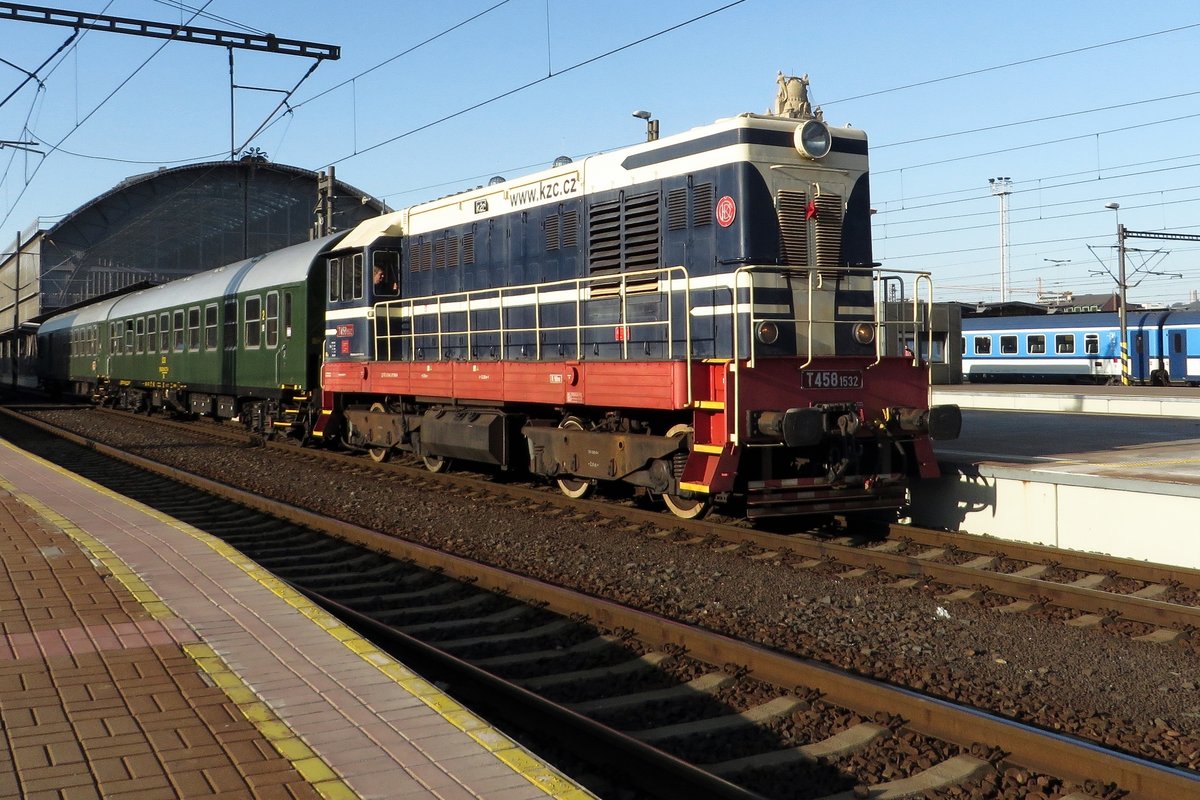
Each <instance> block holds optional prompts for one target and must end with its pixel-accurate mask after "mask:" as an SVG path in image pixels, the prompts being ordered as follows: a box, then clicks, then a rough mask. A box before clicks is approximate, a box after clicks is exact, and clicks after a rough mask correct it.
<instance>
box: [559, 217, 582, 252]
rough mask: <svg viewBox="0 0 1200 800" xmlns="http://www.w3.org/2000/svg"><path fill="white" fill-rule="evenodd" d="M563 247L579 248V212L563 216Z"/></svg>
mask: <svg viewBox="0 0 1200 800" xmlns="http://www.w3.org/2000/svg"><path fill="white" fill-rule="evenodd" d="M562 246H563V247H578V246H579V212H578V211H574V210H572V211H568V212H566V213H565V214H563V230H562Z"/></svg>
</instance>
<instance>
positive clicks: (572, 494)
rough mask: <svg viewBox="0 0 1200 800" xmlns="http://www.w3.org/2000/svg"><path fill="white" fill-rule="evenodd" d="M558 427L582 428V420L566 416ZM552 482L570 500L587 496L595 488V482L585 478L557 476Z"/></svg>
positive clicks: (573, 429) (565, 428) (567, 428)
mask: <svg viewBox="0 0 1200 800" xmlns="http://www.w3.org/2000/svg"><path fill="white" fill-rule="evenodd" d="M558 427H559V428H561V429H564V430H572V431H581V430H583V429H584V428H583V421H582V420H580V419H579V417H567V418H566V419H564V420H563V421H562V422H560V423H559V425H558ZM554 482H555V483H557V484H558V490H559V491H560V492H562V493H563V494H565V495H566V496H567V497H569V498H571V499H572V500H579V499H580V498H583V497H587V496H588V495H590V494H591V493H592V492H594V491H595V490H596V482H595V481H592V480H587V479H585V478H557V479H555V481H554Z"/></svg>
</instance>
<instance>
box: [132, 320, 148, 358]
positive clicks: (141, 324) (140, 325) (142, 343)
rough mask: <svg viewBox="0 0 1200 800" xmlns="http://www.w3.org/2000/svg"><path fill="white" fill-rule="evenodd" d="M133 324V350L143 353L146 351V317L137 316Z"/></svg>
mask: <svg viewBox="0 0 1200 800" xmlns="http://www.w3.org/2000/svg"><path fill="white" fill-rule="evenodd" d="M133 324H134V330H135V331H136V332H137V335H136V344H135V345H134V352H136V353H144V352H146V318H145V317H138V318H137V321H136V322H135V323H133Z"/></svg>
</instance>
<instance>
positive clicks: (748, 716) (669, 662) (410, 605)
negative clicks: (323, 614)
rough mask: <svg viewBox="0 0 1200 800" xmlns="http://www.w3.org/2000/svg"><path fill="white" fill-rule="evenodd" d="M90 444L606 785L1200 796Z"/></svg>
mask: <svg viewBox="0 0 1200 800" xmlns="http://www.w3.org/2000/svg"><path fill="white" fill-rule="evenodd" d="M8 424H11V423H6V426H7V425H8ZM6 435H8V436H9V438H10V439H16V440H19V439H20V438H21V437H20V435H19V434H18V435H16V436H14V435H12V434H11V433H9V434H6ZM39 438H40V441H41V443H43V444H44V443H45V441H46V440H45V437H44V436H43V437H37V436H32V437H30V436H26V437H25V439H24V441H19V443H20V444H21V445H22V446H26V447H27V448H30V449H32V448H34V447H35V446H38V445H39ZM81 444H83V445H84V446H85V448H87V449H85V450H83V451H80V450H73V451H72V452H70V453H59V454H58V458H59V460H62V461H65V462H67V463H68V464H69V465H70V466H71V468H72V469H74V470H76V471H82V472H84V474H88V475H89V477H93V479H98V480H101V482H104V483H106V485H109V486H110V487H112V488H114V489H115V490H117V491H121V492H122V493H125V494H129V495H131V496H134V497H137V498H138V499H141V500H142V501H143V502H147V501H153V502H152V504H154V505H155V506H156V507H158V508H160V509H161V510H163V511H165V512H166V513H171V514H173V515H175V516H177V517H179V518H181V519H184V520H185V521H189V522H191V523H192V524H194V525H196V526H197V527H201V528H203V529H206V530H208V531H209V532H211V533H213V534H214V535H218V536H221V537H222V538H226V539H227V540H228V541H230V542H231V543H232V544H234V546H236V547H238V548H239V549H242V550H244V551H245V552H247V553H248V554H249V555H250V556H251V557H252V558H255V560H257V561H259V562H260V563H262V564H263V565H264V566H266V567H267V568H269V569H272V570H273V571H276V572H277V573H278V574H280V575H281V576H282V577H285V578H286V579H288V580H289V581H291V582H293V583H294V584H295V585H296V586H297V587H298V588H300V589H301V590H302V591H305V592H306V593H309V594H310V595H311V596H313V597H314V599H318V600H319V602H321V603H323V604H325V605H326V606H327V607H328V608H330V609H331V610H336V611H337V612H338V613H340V614H344V615H346V616H347V618H349V619H351V620H353V621H354V624H356V625H358V626H360V627H361V628H363V629H366V630H370V631H371V632H372V633H373V635H375V636H376V637H377V638H378V639H380V640H383V641H386V642H388V643H390V644H391V645H392V646H393V647H394V648H395V649H396V651H397V652H398V654H399V655H400V657H401V658H403V659H405V660H406V661H409V662H410V663H414V666H417V665H419V664H423V665H425V666H427V667H428V668H430V669H432V670H434V671H435V672H436V674H437V675H439V676H441V677H443V678H446V679H447V680H449V681H450V683H451V684H452V687H453V691H456V692H459V693H460V694H462V695H463V696H465V697H466V698H468V699H470V698H472V697H474V698H475V699H476V700H480V701H488V702H489V703H490V707H492V708H494V710H495V711H498V712H499V713H500V714H501V715H502V716H503V717H504V718H505V719H509V720H527V721H532V722H533V728H534V729H536V730H541V731H544V732H549V735H550V736H551V737H552V738H554V739H555V740H556V741H558V742H560V743H567V746H568V748H569V749H570V751H571V752H572V753H574V754H581V753H589V754H593V755H595V756H598V757H599V758H600V761H601V763H599V764H595V763H594V764H592V767H591V768H592V769H594V770H597V771H601V770H604V769H607V768H611V766H612V765H614V764H620V765H624V766H626V767H627V768H628V769H629V771H630V772H631V774H632V775H634V776H637V777H638V778H639V780H640V782H639V784H638V788H639V790H641V791H643V792H647V793H650V794H652V795H653V796H664V797H665V796H681V795H683V796H711V797H754V796H760V795H764V796H768V797H773V796H789V797H795V796H797V795H796V794H795V787H796V786H797V785H805V786H809V787H812V788H811V789H810V790H809V791H810V793H809V794H806V795H804V796H811V797H823V796H839V797H852V796H878V794H877V793H878V792H883V791H889V792H894V793H897V794H895V796H901V795H900V794H899V793H902V792H909V791H911V792H954V791H960V790H961V791H967V789H966V787H969V786H972V785H975V784H980V783H982V784H983V785H984V786H988V787H991V789H990V791H991V794H987V793H985V794H982V795H980V796H996V797H1007V796H1010V795H1009V794H1008V793H1007V791H1008V790H1009V789H1011V790H1013V791H1016V788H1017V787H1018V786H1019V785H1021V784H1030V782H1033V784H1034V785H1036V784H1037V782H1038V781H1040V782H1041V784H1040V785H1041V786H1043V787H1052V788H1054V789H1055V790H1058V791H1059V793H1060V794H1065V793H1067V792H1069V791H1071V789H1072V786H1075V787H1078V791H1079V792H1080V795H1079V796H1080V797H1083V796H1092V797H1106V796H1115V794H1114V793H1116V792H1119V791H1129V792H1132V793H1133V796H1138V797H1152V798H1158V797H1164V798H1165V797H1182V796H1187V795H1188V793H1189V792H1192V793H1194V792H1196V791H1200V782H1198V781H1197V776H1196V775H1195V774H1194V773H1187V772H1184V771H1180V770H1173V769H1170V768H1165V767H1162V766H1161V765H1156V764H1154V763H1151V762H1148V761H1143V760H1139V759H1135V758H1132V757H1130V756H1128V755H1123V754H1120V753H1116V752H1113V751H1109V750H1105V749H1103V748H1099V747H1097V746H1095V745H1094V744H1090V743H1086V742H1081V741H1078V740H1074V739H1070V738H1067V737H1062V736H1058V735H1054V734H1048V733H1046V732H1044V731H1040V730H1038V729H1034V728H1030V727H1028V726H1023V725H1019V724H1016V723H1013V722H1012V721H1011V720H1007V719H1003V718H1000V717H996V716H993V715H989V714H986V713H982V712H979V711H977V710H973V709H970V708H964V707H961V706H956V705H953V704H949V703H945V702H942V701H938V700H936V699H933V698H930V697H927V696H924V695H921V694H918V693H914V692H911V691H907V690H903V689H896V688H894V687H889V686H886V685H883V684H880V683H878V682H875V681H869V680H864V679H863V678H861V677H857V676H854V675H851V674H848V673H845V672H841V671H839V670H835V669H832V668H829V667H826V666H823V665H820V664H817V663H813V662H810V661H806V660H804V659H799V658H796V657H794V656H789V655H786V654H782V653H778V652H774V651H771V650H767V649H764V648H761V647H757V646H755V645H752V644H748V643H746V642H741V641H737V640H735V639H731V638H730V637H726V636H721V635H719V634H716V633H713V632H711V631H706V630H702V629H699V628H696V627H694V626H691V625H686V624H682V623H679V622H675V621H672V620H669V619H665V618H663V617H661V616H656V615H653V614H647V613H645V612H641V611H638V610H635V609H631V608H628V607H625V606H622V605H620V604H617V603H613V602H609V601H605V600H602V599H599V598H596V597H591V596H588V595H584V594H581V593H578V592H574V591H571V590H569V589H565V588H562V587H558V586H553V585H550V584H547V583H544V582H541V581H536V580H533V579H531V578H529V577H526V576H522V575H516V574H513V573H511V572H508V571H506V570H502V569H497V568H495V567H490V566H487V565H483V564H479V563H475V562H472V561H469V560H466V559H462V558H459V557H456V556H453V555H449V554H447V553H443V552H438V551H435V550H431V549H429V548H425V547H421V546H419V545H416V544H413V543H409V542H405V541H402V540H398V539H395V538H393V537H389V536H384V535H381V534H379V533H377V532H375V531H370V530H366V529H363V528H360V527H358V526H354V525H349V524H347V523H344V522H340V521H337V520H332V519H328V518H325V517H321V516H320V515H316V514H313V513H312V512H308V511H305V510H302V509H297V508H295V507H292V506H287V505H286V504H279V503H277V502H274V501H270V500H267V499H265V498H261V497H257V496H253V495H248V494H246V493H244V492H241V491H239V490H236V489H234V488H231V487H228V486H223V485H219V484H214V483H213V482H211V481H207V480H204V479H200V478H195V477H186V476H183V475H179V474H177V473H175V471H174V470H171V469H169V468H164V467H162V466H160V465H155V464H151V463H143V460H142V459H139V458H136V457H131V456H123V458H125V459H126V461H127V462H130V463H135V464H138V465H139V467H143V468H149V469H151V470H155V471H157V472H160V473H164V474H170V475H171V477H173V478H175V479H179V478H185V479H186V480H187V481H188V482H189V483H191V484H193V485H194V486H195V487H198V489H199V490H200V491H201V492H203V493H202V494H197V493H196V490H195V489H187V490H185V489H182V488H179V487H178V486H177V485H175V484H173V483H171V484H167V483H164V482H163V481H162V479H161V478H153V479H149V480H150V483H148V484H147V482H146V481H147V478H146V477H145V476H144V474H143V473H141V471H140V470H132V469H124V468H123V469H117V468H115V467H113V466H112V465H111V463H109V462H106V461H103V462H102V461H101V457H102V456H104V457H107V454H108V451H109V448H107V447H106V446H103V445H98V444H96V443H94V442H90V441H86V440H85V441H83V442H81ZM88 445H90V447H89V446H88ZM62 447H64V445H59V444H57V443H51V444H50V446H49V450H54V449H56V448H62ZM44 452H46V453H47V455H49V452H48V451H45V450H44ZM111 455H113V456H116V455H118V454H117V453H116V452H113V453H111ZM222 497H223V498H225V499H218V498H222ZM231 502H232V503H233V504H232V505H231V504H230V503H231ZM247 509H253V511H248V510H247ZM249 514H255V515H258V516H253V517H251V516H248V515H249ZM671 535H678V534H671ZM889 555H895V554H889ZM330 565H337V571H333V570H331V566H330ZM1033 773H1039V774H1033ZM1006 787H1007V788H1006ZM971 791H972V792H974V791H978V790H976V789H972V790H971ZM855 792H857V793H858V794H857V795H855ZM873 793H874V794H873ZM947 796H949V795H947ZM1011 796H1018V795H1015V794H1014V795H1011Z"/></svg>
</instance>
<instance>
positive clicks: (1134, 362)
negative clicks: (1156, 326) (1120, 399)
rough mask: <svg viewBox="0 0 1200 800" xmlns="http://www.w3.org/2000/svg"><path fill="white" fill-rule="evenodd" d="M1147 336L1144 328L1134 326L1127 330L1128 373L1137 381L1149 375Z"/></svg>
mask: <svg viewBox="0 0 1200 800" xmlns="http://www.w3.org/2000/svg"><path fill="white" fill-rule="evenodd" d="M1147 338H1148V337H1147V336H1146V331H1145V330H1139V329H1137V328H1134V329H1132V330H1130V331H1129V375H1130V377H1131V378H1133V379H1134V380H1137V381H1144V380H1146V379H1147V378H1148V377H1149V376H1150V369H1149V367H1150V364H1149V362H1150V357H1149V353H1148V352H1147V351H1146V339H1147Z"/></svg>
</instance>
